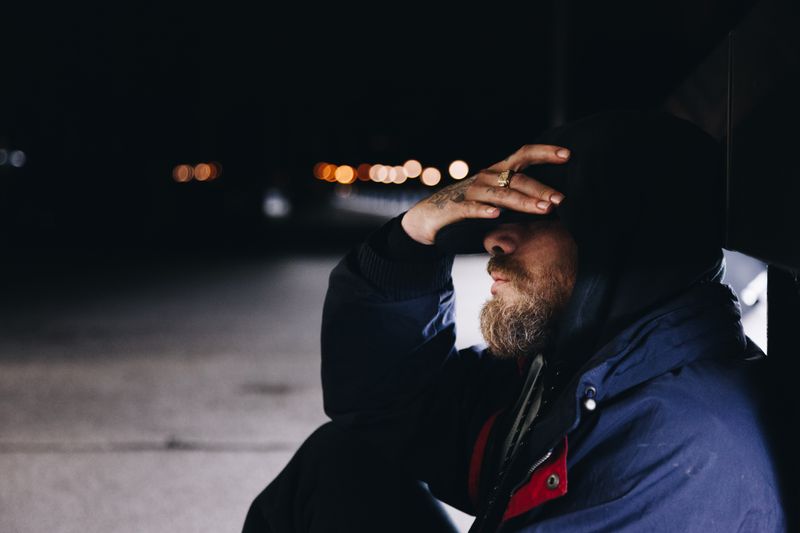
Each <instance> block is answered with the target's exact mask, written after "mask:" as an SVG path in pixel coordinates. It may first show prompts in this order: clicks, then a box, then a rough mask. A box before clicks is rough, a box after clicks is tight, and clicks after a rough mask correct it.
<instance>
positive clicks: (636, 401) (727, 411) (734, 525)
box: [562, 360, 782, 531]
mask: <svg viewBox="0 0 800 533" xmlns="http://www.w3.org/2000/svg"><path fill="white" fill-rule="evenodd" d="M582 424H585V425H584V427H583V428H579V430H578V431H575V432H574V437H575V438H574V439H572V438H571V439H570V459H569V482H570V493H571V498H567V499H565V500H571V502H572V505H573V506H576V507H575V508H576V509H577V508H581V509H583V510H586V509H587V508H588V509H605V511H606V512H610V513H611V514H612V515H613V514H614V512H612V510H616V513H618V514H619V515H620V517H622V516H627V517H628V518H620V519H621V520H623V521H624V520H628V519H630V520H634V521H635V523H637V524H639V526H638V527H642V524H641V523H640V522H639V521H640V520H644V521H649V520H656V521H658V520H667V519H669V520H670V521H671V523H673V524H674V525H675V530H682V531H687V530H688V531H695V530H701V529H703V528H705V530H706V531H718V530H720V531H721V530H730V529H733V530H737V529H738V528H739V527H742V526H743V525H746V524H754V525H758V527H756V528H755V529H757V530H764V531H771V530H776V529H777V530H780V527H781V526H780V524H782V511H781V507H780V503H779V496H778V487H777V480H776V475H775V472H774V468H773V465H772V461H771V458H770V453H769V449H768V446H767V442H766V438H765V435H764V432H763V430H762V427H761V424H760V422H759V417H758V411H757V404H756V401H755V399H754V396H753V391H752V390H751V388H750V384H749V380H748V378H747V371H746V369H745V368H744V367H742V366H741V365H733V364H730V363H728V362H726V361H716V360H709V361H698V362H695V363H692V364H690V365H687V366H685V367H682V368H680V369H678V370H675V371H672V372H667V373H665V374H663V375H661V376H658V377H656V378H654V379H652V380H650V381H648V382H645V383H643V384H641V385H639V386H637V387H635V388H633V389H630V390H627V391H625V392H624V393H621V394H619V395H617V396H615V397H613V398H609V399H605V400H601V401H600V402H598V406H597V408H596V410H595V411H594V412H592V413H591V414H590V415H589V416H588V417H586V419H585V420H584V422H583V423H582ZM562 505H565V506H569V505H570V504H569V503H568V502H566V501H565V502H564V504H562ZM632 523H634V522H632ZM679 524H682V525H681V526H680V527H678V525H679ZM701 525H702V527H700V526H701ZM652 526H653V527H654V529H653V530H659V531H660V530H664V529H663V528H664V527H665V526H664V523H661V524H660V525H659V523H657V522H654V523H653V524H652ZM681 528H682V529H681ZM618 529H624V528H621V527H620V528H618ZM668 530H672V529H668Z"/></svg>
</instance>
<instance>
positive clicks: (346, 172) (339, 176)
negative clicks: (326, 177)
mask: <svg viewBox="0 0 800 533" xmlns="http://www.w3.org/2000/svg"><path fill="white" fill-rule="evenodd" d="M335 177H336V181H338V182H339V183H341V184H343V185H349V184H350V183H353V182H354V181H355V180H356V171H355V169H354V168H353V167H351V166H350V165H342V166H340V167H339V168H337V169H336V173H335Z"/></svg>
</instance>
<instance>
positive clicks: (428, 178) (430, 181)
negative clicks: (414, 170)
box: [420, 167, 442, 187]
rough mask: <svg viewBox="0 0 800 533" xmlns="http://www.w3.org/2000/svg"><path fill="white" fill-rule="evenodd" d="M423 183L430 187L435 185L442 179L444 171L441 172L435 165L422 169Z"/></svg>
mask: <svg viewBox="0 0 800 533" xmlns="http://www.w3.org/2000/svg"><path fill="white" fill-rule="evenodd" d="M420 179H421V180H422V183H424V184H425V185H428V186H429V187H433V186H434V185H436V184H438V183H439V182H440V181H442V173H441V172H439V169H437V168H434V167H428V168H426V169H425V170H423V171H422V178H420Z"/></svg>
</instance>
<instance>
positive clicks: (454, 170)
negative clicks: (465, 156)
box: [447, 159, 469, 180]
mask: <svg viewBox="0 0 800 533" xmlns="http://www.w3.org/2000/svg"><path fill="white" fill-rule="evenodd" d="M447 170H448V172H450V176H452V178H453V179H455V180H461V179H464V178H466V177H467V174H469V165H467V164H466V163H465V162H464V161H461V160H460V159H456V160H455V161H453V162H452V163H450V168H448V169H447Z"/></svg>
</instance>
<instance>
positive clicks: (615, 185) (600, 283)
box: [437, 110, 725, 378]
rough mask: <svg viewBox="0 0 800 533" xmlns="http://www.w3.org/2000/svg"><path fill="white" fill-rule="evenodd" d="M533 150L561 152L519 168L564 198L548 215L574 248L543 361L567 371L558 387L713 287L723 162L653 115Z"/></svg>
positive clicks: (682, 124)
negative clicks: (702, 286)
mask: <svg viewBox="0 0 800 533" xmlns="http://www.w3.org/2000/svg"><path fill="white" fill-rule="evenodd" d="M533 142H534V143H537V144H539V143H541V144H555V145H559V146H564V147H566V148H569V149H570V152H571V156H570V160H569V161H568V162H567V163H565V164H561V165H534V166H531V167H528V168H527V169H521V171H523V172H525V173H526V174H527V175H529V176H531V177H533V178H535V179H537V180H539V181H541V182H543V183H546V184H547V185H550V186H552V187H554V188H555V189H557V190H559V191H561V192H563V193H564V195H565V199H564V200H563V201H562V202H561V204H560V205H559V206H558V207H556V208H555V209H554V210H553V213H554V214H553V215H551V216H557V217H558V218H560V219H561V221H562V223H563V224H564V225H565V226H566V228H567V229H568V230H569V231H570V233H571V234H572V236H573V238H574V239H575V242H576V243H577V247H578V273H577V279H576V283H575V287H574V290H573V293H572V296H571V298H570V300H569V302H568V304H567V307H566V309H565V311H564V313H563V315H562V317H561V319H560V321H559V325H558V331H557V336H556V340H555V346H554V350H553V353H552V354H551V355H550V357H549V358H548V359H549V360H550V362H551V363H557V364H558V365H561V366H566V367H567V368H565V369H564V370H566V372H564V373H563V374H562V375H564V374H566V375H565V376H564V377H565V378H566V376H568V375H570V374H573V373H574V372H575V371H577V369H578V367H580V366H581V365H582V364H583V363H584V362H585V360H586V358H587V357H589V356H591V354H593V353H594V352H595V351H596V350H597V349H598V348H599V347H601V346H603V345H604V344H605V343H606V342H607V341H608V340H609V339H611V338H613V337H614V336H615V335H616V334H618V333H619V332H620V331H622V330H623V329H624V328H625V327H626V326H627V325H628V324H630V323H632V322H633V321H635V320H636V319H637V318H638V317H640V316H641V315H642V314H643V313H646V312H647V311H648V310H650V309H652V308H654V307H656V306H658V305H659V304H662V303H663V302H665V301H667V300H669V299H671V298H674V297H675V296H677V295H679V294H680V293H681V292H683V291H686V290H687V289H688V288H689V287H691V286H693V285H694V284H696V283H699V282H701V281H721V278H722V276H723V274H724V262H723V256H722V245H723V239H724V222H725V196H724V190H725V189H724V181H723V173H722V169H723V161H724V159H723V152H722V150H721V147H720V145H719V144H718V143H717V142H716V141H715V140H714V139H713V138H712V137H711V136H710V135H708V134H706V133H705V132H703V131H702V130H701V129H699V128H698V127H697V126H695V125H694V124H692V123H690V122H688V121H685V120H682V119H679V118H677V117H675V116H673V115H670V114H668V113H665V112H661V111H637V110H614V111H606V112H602V113H597V114H594V115H591V116H588V117H585V118H583V119H580V120H577V121H574V122H570V123H568V124H565V125H563V126H560V127H557V128H553V129H549V130H546V131H545V132H543V133H542V134H540V135H539V136H538V137H537V138H536V139H535V140H534V141H533ZM530 217H538V218H541V217H540V216H537V215H521V214H519V213H509V212H507V213H503V214H502V215H501V217H499V218H498V219H494V220H491V221H483V220H482V221H480V222H472V221H470V222H467V223H463V224H454V225H453V226H452V227H448V228H444V229H443V230H442V231H441V232H440V234H441V235H440V236H437V245H439V246H440V247H443V248H445V249H446V248H447V245H448V244H451V243H454V242H455V243H458V244H457V246H458V247H460V250H457V251H465V252H474V251H476V248H477V245H478V243H479V242H480V240H482V238H483V235H485V233H486V232H487V231H488V230H490V229H491V228H492V227H494V226H496V225H497V224H501V223H504V222H510V221H520V220H526V219H527V220H530ZM470 243H471V244H470ZM450 251H453V250H452V247H451V249H450ZM559 373H560V374H561V372H559Z"/></svg>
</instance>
